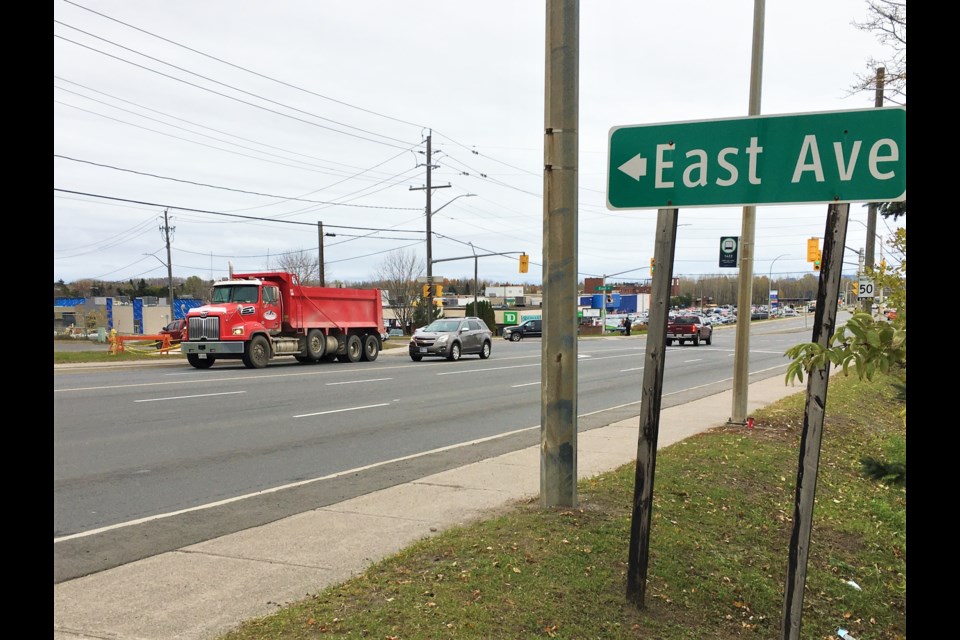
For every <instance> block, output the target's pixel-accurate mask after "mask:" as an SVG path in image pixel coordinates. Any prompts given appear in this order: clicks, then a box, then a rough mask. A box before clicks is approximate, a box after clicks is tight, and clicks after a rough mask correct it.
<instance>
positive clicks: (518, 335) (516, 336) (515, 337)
mask: <svg viewBox="0 0 960 640" xmlns="http://www.w3.org/2000/svg"><path fill="white" fill-rule="evenodd" d="M521 338H523V334H521V333H518V332H516V331H514V332H513V333H511V334H510V342H520V339H521Z"/></svg>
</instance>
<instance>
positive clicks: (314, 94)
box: [64, 0, 426, 129]
mask: <svg viewBox="0 0 960 640" xmlns="http://www.w3.org/2000/svg"><path fill="white" fill-rule="evenodd" d="M64 2H66V3H67V4H72V5H73V6H75V7H78V8H80V9H83V10H84V11H89V12H90V13H94V14H96V15H98V16H100V17H102V18H106V19H107V20H111V21H113V22H116V23H118V24H122V25H123V26H125V27H129V28H131V29H134V30H136V31H139V32H141V33H145V34H147V35H148V36H152V37H154V38H157V39H158V40H163V41H164V42H167V43H169V44H172V45H174V46H177V47H180V48H182V49H186V50H187V51H192V52H193V53H196V54H198V55H201V56H204V57H205V58H210V59H211V60H216V61H217V62H220V63H221V64H225V65H227V66H229V67H233V68H234V69H240V70H241V71H246V72H247V73H251V74H253V75H255V76H257V77H259V78H263V79H265V80H270V81H272V82H276V83H277V84H282V85H283V86H285V87H290V88H291V89H296V90H297V91H302V92H304V93H308V94H310V95H312V96H316V97H318V98H323V99H324V100H329V101H330V102H335V103H337V104H340V105H343V106H345V107H350V108H351V109H356V110H357V111H363V112H364V113H369V114H371V115H375V116H379V117H381V118H386V119H387V120H393V121H394V122H399V123H401V124H408V125H411V126H414V127H418V128H420V129H424V128H426V127H424V126H423V125H419V124H415V123H413V122H407V121H406V120H401V119H399V118H394V117H393V116H388V115H385V114H382V113H378V112H376V111H371V110H370V109H364V108H363V107H358V106H356V105H354V104H350V103H349V102H344V101H342V100H337V99H336V98H331V97H330V96H325V95H323V94H320V93H316V92H314V91H310V90H309V89H304V88H303V87H299V86H297V85H294V84H290V83H289V82H284V81H283V80H278V79H276V78H273V77H271V76H267V75H264V74H262V73H258V72H256V71H253V70H252V69H248V68H246V67H242V66H240V65H237V64H234V63H232V62H228V61H226V60H223V59H222V58H218V57H216V56H213V55H210V54H208V53H204V52H203V51H200V50H198V49H193V48H191V47H188V46H186V45H183V44H180V43H179V42H175V41H173V40H170V39H168V38H164V37H163V36H159V35H157V34H155V33H152V32H150V31H147V30H145V29H141V28H140V27H136V26H134V25H132V24H129V23H127V22H123V21H122V20H118V19H116V18H112V17H110V16H108V15H106V14H105V13H100V12H99V11H94V10H93V9H90V8H88V7H84V6H83V5H79V4H77V3H76V2H71V1H70V0H64Z"/></svg>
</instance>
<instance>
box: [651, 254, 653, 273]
mask: <svg viewBox="0 0 960 640" xmlns="http://www.w3.org/2000/svg"><path fill="white" fill-rule="evenodd" d="M650 275H653V258H650Z"/></svg>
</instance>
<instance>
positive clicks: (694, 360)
mask: <svg viewBox="0 0 960 640" xmlns="http://www.w3.org/2000/svg"><path fill="white" fill-rule="evenodd" d="M688 362H703V358H694V359H693V360H684V361H683V364H687V363H688Z"/></svg>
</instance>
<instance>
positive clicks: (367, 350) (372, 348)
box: [360, 333, 380, 362]
mask: <svg viewBox="0 0 960 640" xmlns="http://www.w3.org/2000/svg"><path fill="white" fill-rule="evenodd" d="M378 355H380V340H379V338H377V336H375V335H373V334H372V333H371V334H368V335H367V337H365V338H364V339H363V353H362V354H361V355H360V359H361V360H363V361H364V362H373V361H374V360H376V359H377V356H378Z"/></svg>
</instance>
